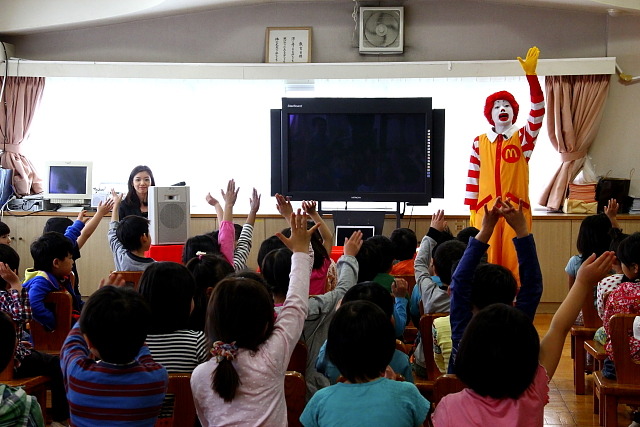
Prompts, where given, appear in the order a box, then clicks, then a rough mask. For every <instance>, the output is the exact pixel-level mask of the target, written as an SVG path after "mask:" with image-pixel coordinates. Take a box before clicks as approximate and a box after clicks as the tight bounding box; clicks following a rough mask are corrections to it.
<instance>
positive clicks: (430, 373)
mask: <svg viewBox="0 0 640 427" xmlns="http://www.w3.org/2000/svg"><path fill="white" fill-rule="evenodd" d="M448 315H449V313H428V314H423V315H422V316H421V317H420V337H421V338H420V339H421V340H422V351H423V352H424V362H425V367H426V370H427V379H429V380H432V381H435V379H436V378H438V377H439V376H440V375H441V373H440V370H439V369H438V366H437V365H436V361H435V360H434V358H433V335H432V333H431V331H432V329H431V328H432V326H433V321H434V319H437V318H438V317H444V316H448Z"/></svg>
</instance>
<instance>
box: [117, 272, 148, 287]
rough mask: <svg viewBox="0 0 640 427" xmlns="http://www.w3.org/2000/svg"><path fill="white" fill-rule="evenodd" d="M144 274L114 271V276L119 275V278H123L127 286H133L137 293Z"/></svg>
mask: <svg viewBox="0 0 640 427" xmlns="http://www.w3.org/2000/svg"><path fill="white" fill-rule="evenodd" d="M142 273H143V271H126V270H121V271H114V272H113V273H112V274H117V275H118V276H120V277H122V278H123V279H124V281H125V283H126V285H127V286H131V287H133V288H134V289H135V290H136V291H137V290H138V285H139V282H140V277H141V276H142Z"/></svg>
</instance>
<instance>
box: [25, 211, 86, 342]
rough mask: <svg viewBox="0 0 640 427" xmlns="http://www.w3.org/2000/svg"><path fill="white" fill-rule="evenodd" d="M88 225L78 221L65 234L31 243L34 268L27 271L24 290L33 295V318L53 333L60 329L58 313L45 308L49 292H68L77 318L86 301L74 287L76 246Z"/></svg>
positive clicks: (53, 232) (48, 234) (51, 232)
mask: <svg viewBox="0 0 640 427" xmlns="http://www.w3.org/2000/svg"><path fill="white" fill-rule="evenodd" d="M83 228H84V222H82V221H80V220H76V221H75V222H74V223H73V225H71V226H70V227H68V228H67V231H66V232H65V233H64V235H62V234H60V233H57V232H55V231H50V232H48V233H44V234H43V235H42V236H40V237H39V238H38V239H37V240H36V241H35V242H33V243H32V244H31V248H30V249H31V256H32V257H33V268H28V269H27V270H26V271H25V282H24V285H23V287H24V288H25V289H26V290H27V292H29V300H30V301H31V310H32V312H33V319H34V320H37V321H38V322H40V323H42V324H43V325H44V326H45V327H46V328H48V329H50V330H53V329H55V327H56V318H55V315H54V313H53V312H52V311H51V310H49V309H48V308H47V307H45V305H44V299H45V298H46V296H47V294H48V293H49V292H53V291H67V292H69V293H70V294H71V297H72V300H73V312H74V317H77V316H79V314H80V310H81V309H82V305H83V302H82V299H81V298H80V295H78V294H77V293H76V291H75V290H74V288H73V283H72V280H71V271H72V269H73V247H74V245H75V242H76V241H77V240H78V237H79V236H80V233H81V232H82V229H83Z"/></svg>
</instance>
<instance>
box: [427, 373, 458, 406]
mask: <svg viewBox="0 0 640 427" xmlns="http://www.w3.org/2000/svg"><path fill="white" fill-rule="evenodd" d="M465 388H466V386H465V385H464V383H463V382H462V381H460V379H458V377H457V376H455V375H453V374H444V375H440V376H439V377H438V379H436V383H435V385H434V386H433V389H434V393H433V394H434V402H433V403H435V404H436V405H437V404H438V402H440V399H442V398H443V397H445V396H446V395H447V394H450V393H457V392H459V391H462V390H464V389H465Z"/></svg>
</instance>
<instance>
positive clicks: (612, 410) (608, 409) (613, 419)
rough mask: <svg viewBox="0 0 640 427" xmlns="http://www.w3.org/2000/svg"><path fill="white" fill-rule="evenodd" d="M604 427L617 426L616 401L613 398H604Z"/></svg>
mask: <svg viewBox="0 0 640 427" xmlns="http://www.w3.org/2000/svg"><path fill="white" fill-rule="evenodd" d="M604 406H605V408H604V413H605V414H604V427H617V426H618V399H617V398H616V397H615V396H604Z"/></svg>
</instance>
